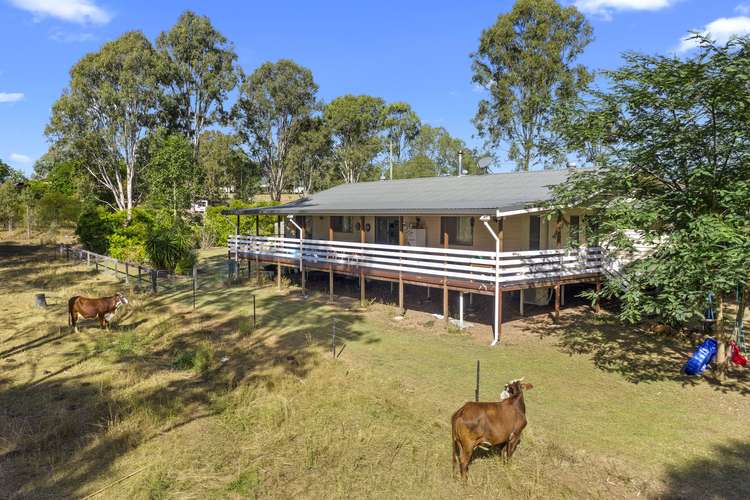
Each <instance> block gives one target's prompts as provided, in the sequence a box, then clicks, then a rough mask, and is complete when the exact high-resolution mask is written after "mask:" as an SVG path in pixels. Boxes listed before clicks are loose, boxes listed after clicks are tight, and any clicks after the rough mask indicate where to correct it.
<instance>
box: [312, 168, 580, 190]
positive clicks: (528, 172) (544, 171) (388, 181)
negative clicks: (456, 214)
mask: <svg viewBox="0 0 750 500" xmlns="http://www.w3.org/2000/svg"><path fill="white" fill-rule="evenodd" d="M575 170H576V171H580V170H584V171H585V170H591V169H590V168H586V167H576V169H575ZM562 172H570V169H568V168H554V169H551V168H550V169H541V170H525V171H519V170H515V171H512V172H492V173H490V174H476V175H462V176H458V175H430V176H425V177H409V178H407V179H383V180H372V181H360V182H345V183H342V184H337V185H335V186H333V187H331V188H329V189H334V188H337V187H341V186H356V185H362V184H391V183H396V182H399V183H401V182H413V181H419V180H425V179H431V180H436V179H454V180H455V179H463V178H470V179H480V178H486V177H496V176H498V177H499V176H504V175H532V174H550V173H562ZM319 192H320V191H319Z"/></svg>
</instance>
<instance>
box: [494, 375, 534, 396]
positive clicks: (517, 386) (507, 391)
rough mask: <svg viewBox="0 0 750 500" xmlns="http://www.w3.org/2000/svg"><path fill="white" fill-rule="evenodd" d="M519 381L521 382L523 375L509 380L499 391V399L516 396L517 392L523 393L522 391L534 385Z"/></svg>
mask: <svg viewBox="0 0 750 500" xmlns="http://www.w3.org/2000/svg"><path fill="white" fill-rule="evenodd" d="M521 382H523V377H521V378H519V379H516V380H511V381H510V382H508V383H507V384H505V388H504V389H503V392H501V393H500V401H503V400H506V399H508V398H512V397H514V396H518V395H519V394H521V393H523V391H527V390H529V389H533V388H534V386H533V385H531V384H523V383H521Z"/></svg>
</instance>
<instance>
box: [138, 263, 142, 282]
mask: <svg viewBox="0 0 750 500" xmlns="http://www.w3.org/2000/svg"><path fill="white" fill-rule="evenodd" d="M140 286H141V265H140V264H138V287H140Z"/></svg>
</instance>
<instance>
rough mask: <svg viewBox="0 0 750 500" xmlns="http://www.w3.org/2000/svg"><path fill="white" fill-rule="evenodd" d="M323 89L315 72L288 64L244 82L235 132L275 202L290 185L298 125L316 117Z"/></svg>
mask: <svg viewBox="0 0 750 500" xmlns="http://www.w3.org/2000/svg"><path fill="white" fill-rule="evenodd" d="M317 91H318V85H317V84H316V83H315V81H314V80H313V75H312V72H311V71H310V70H309V69H307V68H303V67H302V66H299V65H298V64H296V63H294V62H293V61H290V60H288V59H281V60H279V61H277V62H275V63H272V62H267V63H264V64H262V65H261V66H260V67H259V68H258V69H256V70H255V71H254V72H253V73H252V74H251V75H250V76H249V77H247V78H246V79H244V80H243V82H242V85H241V86H240V95H239V97H238V99H237V103H236V104H235V105H234V108H233V110H232V115H233V121H234V126H235V128H236V129H237V132H238V134H239V135H240V137H242V139H243V140H244V142H245V145H246V146H247V148H248V152H249V154H250V157H251V158H253V159H254V160H255V161H257V162H258V164H259V165H260V167H261V171H262V173H263V175H264V176H265V177H266V181H267V182H268V185H269V190H270V194H271V198H272V199H273V200H276V201H278V200H280V199H281V193H282V192H283V190H284V188H285V187H286V185H287V183H288V173H289V168H290V165H289V162H288V158H287V156H288V154H289V148H290V147H291V145H292V144H294V142H295V141H296V140H297V139H298V134H299V131H300V127H299V124H300V123H301V122H302V121H304V120H307V119H308V118H309V117H310V116H311V115H312V113H313V112H314V111H315V108H316V105H317V101H316V93H317Z"/></svg>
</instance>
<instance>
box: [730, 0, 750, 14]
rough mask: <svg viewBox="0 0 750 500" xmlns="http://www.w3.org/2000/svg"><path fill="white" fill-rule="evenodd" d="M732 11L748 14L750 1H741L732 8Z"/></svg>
mask: <svg viewBox="0 0 750 500" xmlns="http://www.w3.org/2000/svg"><path fill="white" fill-rule="evenodd" d="M734 11H735V12H736V13H737V14H741V15H743V16H747V15H750V3H741V4H739V5H738V6H737V7H735V8H734Z"/></svg>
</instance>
